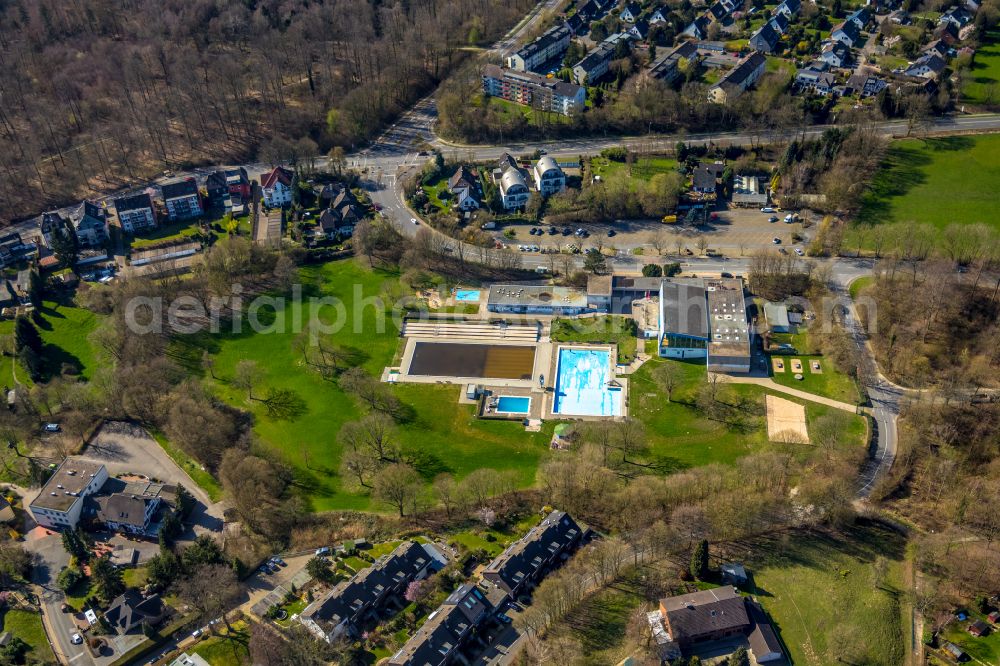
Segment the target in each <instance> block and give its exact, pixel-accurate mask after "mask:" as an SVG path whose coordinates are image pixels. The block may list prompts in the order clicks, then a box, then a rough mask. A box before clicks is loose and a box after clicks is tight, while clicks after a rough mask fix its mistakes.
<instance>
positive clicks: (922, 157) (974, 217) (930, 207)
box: [845, 135, 1000, 247]
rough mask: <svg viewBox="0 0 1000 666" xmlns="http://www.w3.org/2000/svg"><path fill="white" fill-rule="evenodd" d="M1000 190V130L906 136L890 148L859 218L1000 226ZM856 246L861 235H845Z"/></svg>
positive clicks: (882, 221) (867, 222) (864, 220)
mask: <svg viewBox="0 0 1000 666" xmlns="http://www.w3.org/2000/svg"><path fill="white" fill-rule="evenodd" d="M998 189H1000V135H984V136H961V137H949V138H943V139H927V140H922V139H904V140H901V141H897V142H895V143H893V145H892V146H891V147H890V149H889V153H888V155H887V157H886V160H885V162H884V163H883V166H882V168H881V169H880V170H879V172H878V173H877V174H876V175H875V178H874V179H873V181H872V186H871V190H870V191H869V192H868V193H867V194H866V195H865V197H864V199H863V206H862V209H861V212H860V213H859V215H858V222H859V223H860V224H863V225H873V224H890V223H899V222H909V221H915V222H918V223H921V224H923V223H926V224H931V225H933V226H935V227H937V228H938V229H943V228H944V227H945V226H947V225H949V224H952V223H969V224H972V223H984V224H988V225H990V226H992V227H993V228H994V229H997V230H1000V216H997V215H995V214H994V212H993V211H994V208H995V204H996V192H997V190H998ZM856 233H857V232H855V235H856ZM852 245H853V246H854V247H857V245H858V243H857V242H856V239H853V240H852V239H850V238H848V239H845V247H851V246H852Z"/></svg>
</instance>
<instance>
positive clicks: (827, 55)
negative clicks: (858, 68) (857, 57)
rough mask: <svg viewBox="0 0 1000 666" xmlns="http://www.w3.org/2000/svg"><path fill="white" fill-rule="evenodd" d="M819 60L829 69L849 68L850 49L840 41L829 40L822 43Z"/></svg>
mask: <svg viewBox="0 0 1000 666" xmlns="http://www.w3.org/2000/svg"><path fill="white" fill-rule="evenodd" d="M819 59H820V60H822V61H823V62H825V63H827V64H828V65H830V66H831V67H850V65H851V49H850V48H849V47H848V46H847V45H846V44H844V43H843V42H841V41H838V40H835V39H834V40H830V41H827V42H824V43H823V50H822V51H820V54H819Z"/></svg>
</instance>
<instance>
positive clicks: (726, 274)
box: [719, 271, 733, 278]
mask: <svg viewBox="0 0 1000 666" xmlns="http://www.w3.org/2000/svg"><path fill="white" fill-rule="evenodd" d="M719 277H724V278H731V277H733V274H732V273H729V272H727V271H722V272H721V273H719Z"/></svg>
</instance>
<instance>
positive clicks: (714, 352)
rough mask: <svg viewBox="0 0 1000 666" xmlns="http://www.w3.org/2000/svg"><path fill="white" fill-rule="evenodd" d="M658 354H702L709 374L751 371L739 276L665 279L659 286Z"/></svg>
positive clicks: (700, 356)
mask: <svg viewBox="0 0 1000 666" xmlns="http://www.w3.org/2000/svg"><path fill="white" fill-rule="evenodd" d="M659 328H660V332H659V354H660V356H663V357H666V358H678V359H689V358H705V359H706V364H707V365H708V369H709V371H711V372H734V373H746V372H750V362H751V356H750V326H749V324H748V322H747V314H746V304H745V300H744V296H743V281H742V280H740V279H738V278H719V279H710V278H707V279H696V278H670V279H665V280H663V282H662V284H661V286H660V326H659Z"/></svg>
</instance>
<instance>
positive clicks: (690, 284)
mask: <svg viewBox="0 0 1000 666" xmlns="http://www.w3.org/2000/svg"><path fill="white" fill-rule="evenodd" d="M660 307H661V308H663V333H673V334H676V335H686V336H688V337H692V338H701V339H703V340H707V339H708V304H707V301H706V298H705V287H704V285H702V284H700V283H698V282H695V281H684V282H680V281H675V280H664V281H663V296H662V300H661V302H660Z"/></svg>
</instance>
